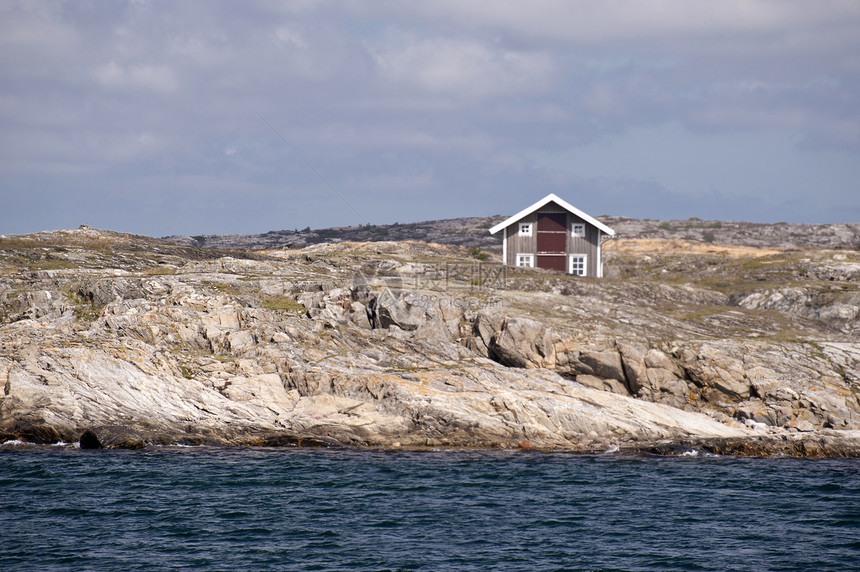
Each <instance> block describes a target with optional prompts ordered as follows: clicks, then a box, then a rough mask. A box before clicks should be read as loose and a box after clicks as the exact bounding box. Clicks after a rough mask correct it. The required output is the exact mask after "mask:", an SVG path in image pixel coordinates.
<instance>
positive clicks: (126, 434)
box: [80, 425, 146, 449]
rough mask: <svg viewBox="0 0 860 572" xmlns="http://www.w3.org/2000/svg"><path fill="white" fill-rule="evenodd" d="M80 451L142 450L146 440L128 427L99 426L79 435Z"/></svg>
mask: <svg viewBox="0 0 860 572" xmlns="http://www.w3.org/2000/svg"><path fill="white" fill-rule="evenodd" d="M80 442H81V449H143V448H144V447H146V439H144V437H143V436H142V435H141V434H140V433H138V432H137V431H135V430H134V429H131V428H129V427H123V426H122V425H101V426H99V427H91V428H90V429H87V430H86V431H84V432H83V433H82V434H81V437H80Z"/></svg>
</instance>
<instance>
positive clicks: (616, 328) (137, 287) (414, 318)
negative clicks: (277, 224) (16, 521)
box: [0, 219, 860, 456]
mask: <svg viewBox="0 0 860 572" xmlns="http://www.w3.org/2000/svg"><path fill="white" fill-rule="evenodd" d="M470 220H471V219H470ZM472 222H473V223H474V224H472V223H470V225H471V226H474V227H475V229H473V231H472V232H478V230H481V229H480V228H479V227H481V226H482V224H483V223H481V222H480V221H477V219H476V220H475V221H472ZM694 222H695V221H694ZM452 224H453V223H452ZM631 224H632V223H631ZM709 224H711V228H710V230H711V231H717V230H720V229H717V228H716V227H714V225H713V223H709ZM404 226H405V225H404ZM727 226H728V223H724V224H723V226H722V228H725V227H727ZM774 226H776V225H774ZM843 226H845V227H846V228H847V229H849V230H850V231H851V233H853V230H851V229H853V227H852V226H850V225H843ZM696 228H697V229H698V227H696ZM840 228H841V227H840ZM476 229H477V230H476ZM703 229H704V230H703ZM658 230H667V229H658ZM783 230H784V229H782V230H779V232H783ZM849 230H845V229H841V230H840V229H836V230H835V231H834V232H833V233H830V234H829V235H828V236H836V237H842V238H840V239H839V240H837V239H832V240H831V239H828V241H827V243H826V244H825V245H823V246H820V247H818V248H814V249H812V248H808V249H801V248H798V247H797V246H796V245H788V246H786V245H785V244H784V243H782V242H779V241H770V242H768V241H767V240H764V239H760V240H759V242H755V241H752V242H750V241H747V242H750V244H747V245H743V244H738V243H737V241H734V242H733V241H732V240H730V239H726V242H720V241H719V240H717V238H716V237H713V238H711V237H703V238H702V239H699V240H690V239H689V238H681V237H677V236H675V237H658V236H648V237H643V236H642V235H641V233H639V234H636V233H633V232H631V233H630V235H628V236H624V235H623V234H622V233H620V234H621V237H620V238H619V239H618V240H615V241H613V242H611V243H609V244H608V245H607V248H606V250H607V264H606V267H607V272H606V273H607V278H606V279H603V280H600V281H596V280H592V279H582V278H575V277H570V276H565V275H560V274H556V273H552V272H548V271H540V270H532V269H503V268H502V267H501V266H499V265H498V263H497V262H494V256H493V254H492V251H491V250H490V254H489V256H487V250H486V249H482V247H480V246H479V245H478V244H469V243H468V241H466V242H464V244H462V245H456V244H438V243H427V242H418V241H406V240H398V241H376V242H360V243H357V242H349V241H345V240H341V241H339V242H336V243H321V244H312V245H310V246H303V247H302V248H297V249H293V250H285V249H282V248H275V249H268V250H223V249H222V250H218V249H216V248H207V247H201V246H199V243H201V242H204V243H205V242H207V241H206V240H203V241H200V240H191V242H189V241H187V240H186V241H182V240H178V241H177V240H176V239H175V237H174V239H173V240H164V239H152V238H148V237H140V236H132V235H127V234H122V233H116V232H110V231H100V230H95V229H90V228H88V227H83V228H80V229H75V230H66V231H55V232H45V233H36V234H33V235H24V236H5V237H1V238H0V388H2V392H0V441H10V440H19V441H27V442H34V443H54V442H69V443H71V442H80V445H81V447H85V448H86V447H94V448H97V447H104V448H117V447H121V448H140V447H146V446H149V445H153V444H171V443H182V444H218V445H259V446H349V447H416V448H419V447H521V448H545V449H565V450H572V451H607V450H609V451H614V450H618V451H623V452H639V453H643V454H683V453H686V452H689V451H691V450H698V451H702V452H712V453H717V454H733V455H801V456H860V399H858V395H860V342H858V341H857V339H858V337H857V334H858V331H860V286H858V285H860V250H858V248H857V245H856V244H855V243H853V242H852V241H854V240H856V237H857V234H851V233H849ZM706 231H708V229H707V228H705V227H702V229H699V230H696V231H695V232H706ZM482 232H486V230H485V229H484V230H483V231H482ZM715 234H716V233H715ZM760 234H761V233H760ZM849 234H850V236H849ZM779 236H784V235H783V234H779ZM692 238H694V237H692ZM464 240H465V239H464ZM822 240H823V239H822ZM834 241H835V242H834ZM840 241H841V242H840ZM774 242H776V243H774ZM228 245H229V246H236V245H235V244H227V243H224V244H222V246H228ZM246 246H247V245H246ZM257 246H259V245H257Z"/></svg>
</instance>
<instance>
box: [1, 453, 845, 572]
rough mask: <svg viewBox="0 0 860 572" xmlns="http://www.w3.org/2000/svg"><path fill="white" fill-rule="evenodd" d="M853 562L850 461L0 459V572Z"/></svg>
mask: <svg viewBox="0 0 860 572" xmlns="http://www.w3.org/2000/svg"><path fill="white" fill-rule="evenodd" d="M163 569H184V570H434V571H436V570H721V571H722V570H744V571H749V570H816V571H820V570H840V571H842V570H858V569H860V460H845V459H825V460H810V459H739V458H726V457H702V456H694V455H691V456H687V457H634V456H618V455H588V456H583V455H573V454H558V453H541V452H534V451H522V452H520V451H518V452H514V451H413V452H408V451H350V450H319V449H314V450H310V449H212V448H162V449H153V450H146V451H81V450H78V449H73V448H32V447H23V446H19V447H14V446H12V447H3V448H0V570H3V571H12V570H27V571H31V570H39V571H41V570H163Z"/></svg>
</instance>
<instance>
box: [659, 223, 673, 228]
mask: <svg viewBox="0 0 860 572" xmlns="http://www.w3.org/2000/svg"><path fill="white" fill-rule="evenodd" d="M657 228H660V229H663V230H669V229H670V228H672V225H671V224H669V223H668V222H661V223H660V224H658V225H657Z"/></svg>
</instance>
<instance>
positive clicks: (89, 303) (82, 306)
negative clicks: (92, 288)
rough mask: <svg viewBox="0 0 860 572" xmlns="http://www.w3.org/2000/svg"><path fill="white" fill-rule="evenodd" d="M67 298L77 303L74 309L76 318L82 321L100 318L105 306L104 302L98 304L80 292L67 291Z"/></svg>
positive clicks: (92, 320)
mask: <svg viewBox="0 0 860 572" xmlns="http://www.w3.org/2000/svg"><path fill="white" fill-rule="evenodd" d="M66 299H67V300H68V301H69V302H71V303H72V304H74V305H75V307H74V309H73V310H72V311H73V312H74V314H75V318H77V319H78V320H80V321H82V322H94V321H96V320H98V319H99V317H100V316H101V314H102V310H104V307H105V305H104V304H97V303H95V302H94V301H93V300H90V299H89V298H88V297H87V296H84V295H83V294H81V293H80V292H74V291H69V292H67V293H66Z"/></svg>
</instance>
